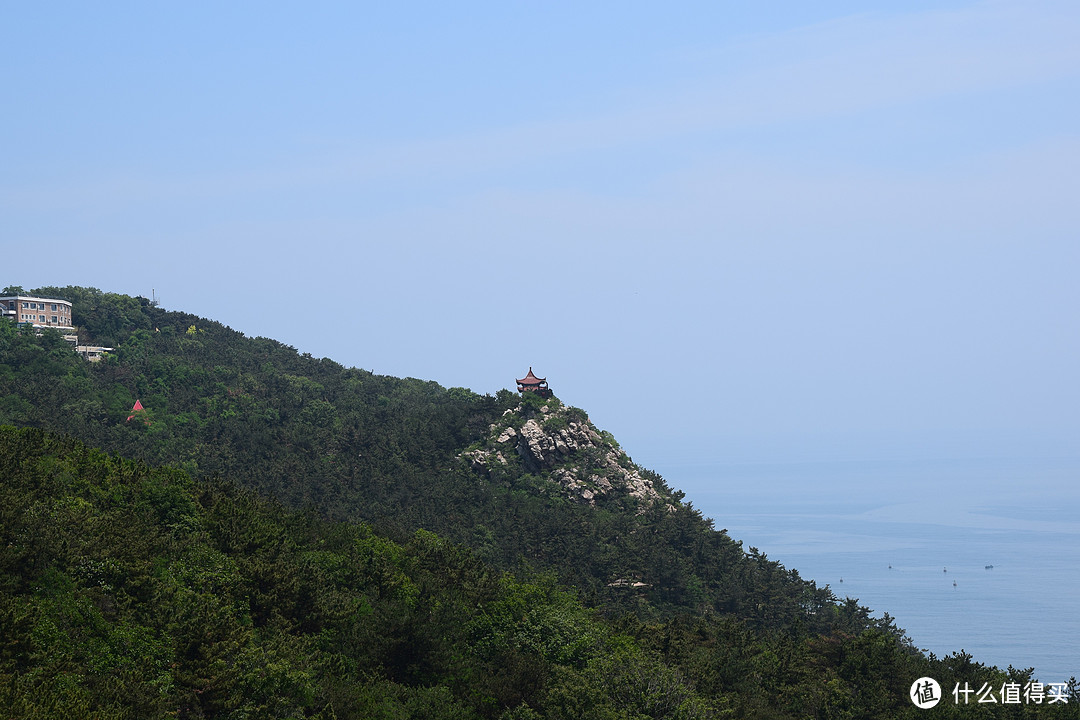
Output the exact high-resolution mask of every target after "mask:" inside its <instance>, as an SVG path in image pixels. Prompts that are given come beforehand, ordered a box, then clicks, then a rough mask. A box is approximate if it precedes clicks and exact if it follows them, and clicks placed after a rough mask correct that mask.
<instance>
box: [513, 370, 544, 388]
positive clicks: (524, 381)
mask: <svg viewBox="0 0 1080 720" xmlns="http://www.w3.org/2000/svg"><path fill="white" fill-rule="evenodd" d="M542 382H547V378H538V377H536V376H535V375H533V371H532V367H530V368H529V374H528V375H526V376H525V377H523V378H521V379H520V380H518V384H519V385H539V384H540V383H542Z"/></svg>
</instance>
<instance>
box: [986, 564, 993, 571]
mask: <svg viewBox="0 0 1080 720" xmlns="http://www.w3.org/2000/svg"><path fill="white" fill-rule="evenodd" d="M983 567H985V568H986V569H987V570H993V569H994V566H993V565H984V566H983Z"/></svg>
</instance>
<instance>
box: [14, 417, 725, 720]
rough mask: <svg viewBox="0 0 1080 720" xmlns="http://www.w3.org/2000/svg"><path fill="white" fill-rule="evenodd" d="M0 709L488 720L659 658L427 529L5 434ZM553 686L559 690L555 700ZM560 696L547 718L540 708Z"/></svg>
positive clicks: (560, 595)
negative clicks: (292, 508)
mask: <svg viewBox="0 0 1080 720" xmlns="http://www.w3.org/2000/svg"><path fill="white" fill-rule="evenodd" d="M0 475H2V476H3V478H4V480H5V482H4V484H3V485H2V486H0V507H2V508H3V520H4V523H3V526H2V532H0V547H2V548H4V551H3V553H2V555H0V571H2V572H0V578H2V580H3V586H2V589H0V631H2V634H0V637H2V638H3V645H2V647H0V705H2V706H3V707H4V708H5V709H6V712H5V715H4V716H5V717H73V716H86V717H115V718H158V717H170V716H173V717H175V716H179V717H221V718H247V717H268V718H269V717H327V718H328V717H337V718H346V717H353V718H367V717H389V718H397V717H401V718H410V717H425V718H448V719H449V718H461V719H465V718H497V717H500V716H501V715H503V713H505V712H507V711H510V710H515V709H517V713H518V716H519V717H528V716H529V712H530V711H529V708H534V709H535V710H537V711H539V712H541V713H542V715H541V717H573V716H572V715H567V714H565V713H560V712H558V702H559V701H557V700H556V699H557V698H560V697H561V696H562V695H561V694H562V693H563V692H564V689H563V688H562V686H561V685H560V684H559V679H560V678H563V677H564V674H566V673H569V674H570V675H571V676H573V678H574V688H575V692H576V693H579V694H583V695H584V696H586V697H588V698H591V699H592V700H591V702H599V703H603V704H604V705H605V706H608V707H615V706H616V705H618V706H619V707H622V708H623V709H624V710H626V711H627V712H630V713H631V715H629V716H631V717H639V716H641V715H640V713H641V712H650V708H652V707H653V706H654V705H655V704H656V702H658V701H657V700H656V699H655V698H652V697H649V696H642V697H640V698H638V697H623V695H625V691H620V692H614V691H613V690H609V689H608V688H607V687H605V683H606V675H607V673H606V672H603V671H602V669H603V668H606V667H607V665H606V663H609V662H610V661H609V659H608V658H609V657H610V656H611V653H612V652H613V651H614V649H617V652H618V655H617V657H619V658H621V660H620V661H619V663H620V664H619V666H618V667H619V672H622V673H626V674H629V676H630V677H636V676H645V675H651V674H653V673H654V672H656V671H657V670H658V669H659V670H661V671H663V672H666V673H667V675H668V676H669V679H668V680H667V681H666V682H668V683H669V686H670V687H667V686H666V687H667V691H670V693H671V697H672V698H675V699H676V700H677V701H678V702H677V703H676V704H671V703H669V705H670V707H667V708H665V710H664V712H663V713H662V714H660V715H655V714H652V715H650V716H653V717H678V715H675V714H672V712H673V708H676V707H682V706H684V705H686V704H687V703H697V704H698V706H700V707H705V705H704V704H703V703H704V701H703V700H702V699H700V698H698V697H697V695H696V694H695V693H694V692H693V690H692V689H691V688H690V687H689V686H687V685H686V684H685V683H683V682H682V681H681V680H680V679H679V678H678V677H677V675H676V674H673V672H672V671H671V670H667V669H665V668H663V667H662V666H661V665H660V664H659V660H657V659H655V658H652V657H649V656H648V655H647V654H645V653H644V652H643V651H642V650H640V649H639V648H638V647H637V646H636V644H635V643H634V641H632V640H631V639H629V638H627V637H625V636H619V635H617V634H616V633H614V632H613V631H612V630H611V629H610V628H608V627H606V626H605V625H603V624H602V623H600V622H599V620H598V618H597V617H596V616H595V615H594V613H592V612H590V611H588V610H586V609H585V608H583V607H582V606H581V605H580V604H579V603H578V602H577V601H576V600H575V599H574V598H573V597H572V596H571V595H569V594H567V593H566V592H565V591H562V590H559V589H558V588H557V587H556V586H555V585H554V580H553V579H552V578H550V577H548V578H541V579H539V580H538V581H537V582H528V581H523V580H521V579H517V578H513V577H510V576H508V575H500V574H499V573H497V572H494V571H493V570H492V569H491V568H490V567H489V566H487V565H486V564H484V563H483V562H481V561H480V560H479V559H478V558H477V557H476V556H475V555H474V554H473V553H471V552H469V551H468V550H465V549H464V548H461V547H459V546H455V545H452V544H450V543H448V542H446V541H445V540H443V539H441V538H439V537H438V536H436V535H434V534H432V533H429V532H426V531H418V532H417V533H415V534H413V535H412V536H411V537H410V538H409V539H408V540H407V541H406V542H405V543H396V542H393V541H391V540H388V539H386V538H384V537H380V536H378V535H376V534H374V533H373V532H372V531H371V530H370V529H369V528H367V527H365V526H362V525H354V524H340V523H331V522H328V521H324V520H320V519H318V518H316V517H315V516H314V515H312V514H310V513H304V514H293V513H290V512H287V511H285V510H284V509H282V508H281V507H279V506H273V505H269V504H267V503H266V502H264V501H261V500H259V499H257V498H256V497H255V496H253V495H251V494H249V493H247V492H244V491H241V490H238V489H237V488H236V486H235V485H232V484H228V483H222V482H207V483H196V482H193V481H192V480H190V479H189V478H188V476H187V475H185V474H184V473H181V472H179V471H176V470H171V469H167V468H160V469H154V468H150V467H149V466H147V465H144V464H142V463H137V462H132V461H126V460H121V459H119V458H116V457H115V456H110V455H106V454H104V453H101V452H98V451H95V450H91V449H89V448H87V447H85V446H83V445H82V444H80V443H78V442H77V441H73V440H65V439H59V438H56V437H53V436H49V435H46V434H44V433H42V432H40V431H36V430H21V431H20V430H15V429H14V428H10V427H0ZM553 698H556V699H553ZM549 710H550V711H549Z"/></svg>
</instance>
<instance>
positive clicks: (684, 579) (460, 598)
mask: <svg viewBox="0 0 1080 720" xmlns="http://www.w3.org/2000/svg"><path fill="white" fill-rule="evenodd" d="M35 292H37V293H40V294H47V295H52V296H58V297H65V298H69V299H71V300H72V301H73V302H74V316H75V323H76V324H77V325H78V326H79V327H80V333H81V336H82V340H83V341H84V342H92V343H95V344H104V345H109V346H112V347H115V348H116V350H115V352H113V353H111V354H110V356H109V357H108V358H107V359H106V360H105V361H103V362H101V363H97V364H90V363H87V362H85V361H83V360H82V359H81V358H79V357H78V356H76V355H75V354H74V353H73V352H71V350H70V347H69V346H68V345H67V344H66V343H64V341H63V340H62V339H61V338H59V337H58V336H57V335H56V334H55V333H50V332H46V333H44V334H43V335H42V336H40V337H38V336H35V335H34V334H33V333H32V332H30V331H27V330H17V329H16V328H15V327H14V326H13V325H11V324H10V323H4V322H0V422H3V423H11V424H14V425H18V426H23V427H32V428H42V429H48V430H50V431H54V432H60V433H65V434H67V435H69V436H73V437H79V438H81V439H82V440H84V441H86V442H87V443H89V444H90V445H92V446H95V447H100V448H104V449H106V450H107V451H109V452H113V453H119V454H120V455H122V456H124V457H129V458H134V459H135V460H136V461H135V462H132V461H126V460H123V461H122V460H118V459H116V458H115V457H113V456H109V455H104V454H101V453H98V452H97V451H93V450H88V449H86V448H85V447H83V446H80V445H78V444H76V443H73V442H72V441H67V440H57V439H53V438H48V437H46V436H42V435H40V434H34V433H25V432H24V433H7V434H5V435H4V436H3V438H4V442H5V443H6V445H5V448H4V455H3V460H2V462H4V463H5V465H4V472H5V477H4V482H5V486H4V489H3V492H4V493H5V496H4V498H3V504H2V505H0V519H2V520H3V524H2V525H0V530H2V532H3V533H4V537H2V538H0V568H2V569H3V573H2V574H0V583H2V585H0V674H2V678H0V707H10V708H13V710H11V714H14V716H16V717H33V716H35V713H36V714H38V715H40V716H43V717H49V716H60V715H64V716H69V717H75V716H80V715H82V716H91V715H92V716H95V717H157V716H161V715H163V714H165V713H168V712H179V713H180V715H181V716H187V717H198V716H200V715H199V714H200V713H202V714H203V715H205V716H219V717H293V716H295V717H305V716H308V717H319V716H323V717H332V716H336V717H492V718H495V717H499V716H500V715H502V714H503V713H507V714H506V715H505V716H506V717H516V718H533V717H545V718H546V717H596V718H607V717H686V718H691V717H721V716H733V717H823V718H824V717H904V716H908V715H911V716H912V717H914V716H915V715H914V714H913V713H915V712H917V710H916V709H915V708H914V706H913V705H911V704H910V702H908V700H907V687H908V686H909V685H910V683H911V681H912V680H914V679H915V678H916V677H919V676H920V675H931V676H934V677H937V678H938V679H939V680H941V681H942V686H943V687H945V686H946V684H948V687H949V688H951V687H952V683H954V682H962V681H964V679H969V681H970V682H972V683H973V684H974V682H975V681H976V680H979V681H980V682H982V681H988V680H989V679H992V680H994V681H995V682H998V681H1004V678H1006V677H1007V674H1006V673H1004V672H1002V671H1000V670H997V669H996V668H984V667H982V666H980V665H978V664H975V663H967V664H965V663H964V662H961V659H962V658H961V657H960V656H958V657H950V658H946V659H943V660H937V659H934V658H926V657H924V656H923V655H921V654H920V653H918V652H917V651H916V650H914V649H913V648H912V647H911V645H910V643H909V642H908V641H907V640H906V639H905V638H904V636H903V633H902V631H900V630H898V629H897V628H896V627H895V625H893V624H892V621H891V619H889V618H888V616H886V617H885V618H884V619H883V620H875V619H873V618H872V617H870V614H869V612H868V611H867V610H866V609H865V608H862V607H860V606H859V605H858V603H857V601H854V600H847V601H845V602H840V601H839V600H838V599H837V598H836V597H835V596H834V595H833V594H832V593H831V591H830V590H829V589H828V588H818V587H816V586H815V585H814V584H813V583H810V582H806V581H803V580H802V579H801V578H799V577H798V575H797V573H795V572H794V571H788V570H787V569H785V568H784V567H783V566H782V565H780V564H779V563H776V562H775V561H772V560H770V559H768V558H766V557H765V556H764V555H762V554H761V553H759V552H758V551H757V550H756V549H754V548H750V549H749V551H747V550H745V549H744V548H743V547H742V544H741V543H739V542H736V541H735V540H733V539H731V538H730V537H728V535H727V534H726V533H725V532H724V531H717V530H715V529H714V528H713V526H712V524H711V521H708V520H706V519H705V518H703V517H702V516H701V514H700V512H698V511H697V510H695V509H694V508H693V507H692V506H691V505H690V504H688V503H682V502H681V500H682V494H681V493H678V492H676V491H673V490H671V489H670V488H668V487H667V486H666V484H665V483H664V481H663V479H662V478H661V477H660V476H659V475H657V474H655V473H651V472H649V471H647V470H642V471H641V472H642V474H643V475H645V476H646V477H648V478H649V479H650V480H652V482H653V484H654V486H655V487H657V488H658V489H659V490H660V491H661V494H662V495H664V496H666V497H669V498H671V505H670V506H669V505H667V504H664V503H655V504H653V505H650V506H643V507H640V508H639V507H638V506H637V505H627V504H625V503H623V502H622V501H620V500H618V499H604V498H601V499H600V500H598V501H597V504H596V507H590V506H588V505H584V504H578V503H575V502H573V501H571V500H569V499H567V498H566V497H564V496H563V495H562V494H561V493H559V492H557V488H556V486H555V485H554V484H553V483H551V482H550V481H549V480H548V479H547V478H546V477H544V476H543V474H542V473H538V472H534V473H532V474H529V472H528V471H527V469H526V468H525V467H524V466H523V465H521V464H520V463H518V461H517V459H516V457H515V458H513V459H512V460H513V461H512V462H511V463H510V464H509V465H508V466H507V467H506V469H505V470H500V471H493V472H491V473H490V474H489V475H488V476H486V477H482V476H480V475H478V474H477V473H476V472H475V471H473V470H472V469H471V468H470V467H469V466H468V464H467V463H465V462H463V461H462V460H460V459H459V455H460V453H461V452H462V451H463V450H464V449H465V448H467V447H469V446H470V445H471V444H474V443H478V442H479V441H480V440H481V439H482V438H484V437H486V434H487V432H488V428H489V426H491V425H492V424H493V423H495V422H496V421H500V422H504V423H505V424H506V425H508V426H509V427H516V428H520V427H521V424H522V423H523V422H524V416H525V414H528V413H533V414H535V413H538V412H539V407H540V406H541V405H543V404H544V400H543V399H542V398H539V397H538V396H536V397H533V396H530V395H529V394H526V396H525V397H524V398H519V396H518V395H516V394H514V393H510V392H508V391H501V392H500V393H498V394H497V395H496V396H494V397H492V396H480V395H477V394H475V393H472V392H470V391H468V390H465V389H463V388H451V389H449V390H448V389H445V388H442V387H440V386H439V385H437V384H436V383H433V382H424V381H420V380H416V379H397V378H392V377H386V376H377V375H373V374H372V373H370V372H368V371H365V370H359V369H355V368H343V367H341V366H340V365H338V364H336V363H334V362H332V361H329V360H326V359H316V358H312V357H310V356H308V355H303V354H299V353H297V352H296V351H295V350H294V349H293V348H290V347H287V346H284V345H282V344H280V343H277V342H275V341H273V340H268V339H265V338H254V339H251V338H245V337H243V336H242V335H241V334H240V333H237V332H235V331H233V330H230V329H229V328H226V327H224V326H222V325H220V324H218V323H215V322H212V321H208V320H205V319H202V318H198V317H195V316H191V315H187V314H184V313H176V312H168V311H165V310H163V309H160V308H158V307H155V306H154V305H153V304H152V303H150V302H149V301H146V300H145V299H139V298H128V297H125V296H121V295H112V294H107V293H102V292H101V291H98V290H94V289H85V288H43V289H40V290H38V291H35ZM136 399H141V400H142V403H143V404H144V406H146V408H147V410H146V411H145V412H144V413H142V414H140V416H139V417H137V418H134V419H132V420H131V421H130V422H128V421H126V418H127V416H128V415H129V414H130V409H131V406H132V404H133V403H134V402H135V400H136ZM521 402H524V403H525V405H526V408H525V411H524V412H523V413H521V414H516V415H514V416H512V417H510V418H509V420H500V418H502V416H503V413H504V412H505V411H506V410H508V409H509V408H512V407H515V406H517V405H518V404H519V403H521ZM547 403H548V405H549V408H550V407H552V406H556V407H557V406H558V404H559V401H558V400H557V399H554V398H552V399H550V400H548V401H547ZM534 406H535V407H534ZM569 411H570V413H569V414H568V415H562V416H560V419H561V418H563V417H565V418H567V419H568V421H571V422H584V421H585V420H586V417H585V414H584V412H582V411H580V410H576V409H574V408H570V409H569ZM555 422H558V421H555ZM550 429H557V428H550ZM606 440H607V441H608V442H610V443H612V444H613V445H614V438H610V436H607V437H606ZM474 447H475V445H474ZM19 458H22V459H19ZM30 458H32V459H30ZM582 461H583V462H584V463H585V464H587V463H588V461H589V459H588V458H582ZM144 463H145V464H144ZM170 467H171V468H177V469H168V468H170ZM155 468H156V469H155ZM181 470H182V471H181ZM9 477H10V478H12V480H11V481H10V482H9V481H8V478H9ZM15 478H22V479H19V480H18V481H16V480H15ZM191 478H195V479H194V480H192V479H191ZM215 478H225V480H217V479H215ZM238 486H240V487H244V488H247V489H250V490H255V491H258V493H259V496H262V497H272V498H275V499H276V500H277V501H280V502H281V503H283V505H284V507H291V508H293V509H299V508H306V509H307V510H306V511H305V512H304V513H303V514H299V515H294V514H290V513H289V512H287V511H286V510H284V509H282V508H281V507H277V506H267V505H265V504H264V501H262V500H259V499H257V496H256V495H250V494H247V492H246V491H241V490H238V489H237V487H238ZM639 509H640V510H641V511H642V512H640V513H639V512H638V510H639ZM328 520H338V521H350V523H354V524H330V523H329V522H328ZM358 522H363V523H367V524H366V525H358V524H355V523H358ZM30 528H34V530H32V531H31V530H30ZM432 532H434V533H437V535H433V534H432ZM20 533H21V534H20ZM443 538H445V539H443ZM453 543H459V544H460V545H456V544H453ZM462 545H463V546H468V547H470V548H471V550H465V549H463V548H462V547H461V546H462ZM534 571H543V572H544V573H545V574H544V575H543V579H542V580H537V579H536V578H535V577H534V576H533V575H532V573H533V572H534ZM506 572H510V573H512V574H511V575H506V574H504V573H506ZM523 578H525V579H523ZM529 578H532V579H529ZM581 601H584V603H585V604H586V605H587V606H589V607H592V608H594V611H595V612H596V613H598V617H597V616H594V615H592V614H590V613H589V612H586V611H585V610H584V609H583V608H582V606H581V604H580V602H581ZM601 620H603V622H601ZM133 668H136V670H133ZM49 703H52V704H49ZM1071 707H1072V708H1076V707H1077V706H1076V705H1073V706H1071ZM631 708H634V709H633V710H631ZM61 709H64V710H66V711H69V712H66V713H65V712H61ZM331 709H332V713H331ZM1011 709H1012V708H991V709H990V710H987V709H986V707H985V706H983V707H981V708H979V710H980V711H983V712H989V713H990V714H989V715H987V716H991V717H994V716H1000V717H1007V716H1010V715H1007V714H1005V710H1011ZM939 710H942V712H943V713H944V712H946V711H945V710H943V708H940V707H939ZM973 710H974V709H973ZM973 710H972V712H973ZM1050 710H1053V711H1054V712H1057V713H1059V715H1057V716H1066V715H1062V714H1061V713H1062V712H1063V711H1062V710H1061V708H1060V707H1059V706H1055V707H1054V708H1045V707H1044V708H1042V709H1041V712H1042V713H1043V715H1046V713H1047V712H1049V711H1050ZM964 712H966V711H964ZM994 712H998V713H1001V714H1000V715H994ZM939 714H942V713H939Z"/></svg>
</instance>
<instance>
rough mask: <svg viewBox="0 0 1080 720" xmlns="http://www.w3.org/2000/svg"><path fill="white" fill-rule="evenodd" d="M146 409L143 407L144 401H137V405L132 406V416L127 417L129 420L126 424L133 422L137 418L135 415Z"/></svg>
mask: <svg viewBox="0 0 1080 720" xmlns="http://www.w3.org/2000/svg"><path fill="white" fill-rule="evenodd" d="M145 409H146V408H144V407H143V406H142V401H141V400H136V401H135V404H134V405H132V406H131V414H130V415H128V416H127V420H125V421H124V422H128V421H129V420H131V418H133V417H135V413H137V412H139V411H140V410H145Z"/></svg>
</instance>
